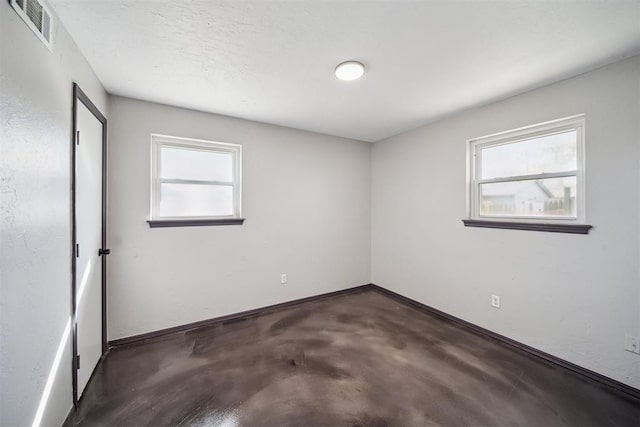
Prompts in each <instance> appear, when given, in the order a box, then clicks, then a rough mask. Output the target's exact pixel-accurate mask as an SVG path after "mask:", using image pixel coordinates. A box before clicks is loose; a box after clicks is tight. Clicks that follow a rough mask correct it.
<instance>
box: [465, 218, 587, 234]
mask: <svg viewBox="0 0 640 427" xmlns="http://www.w3.org/2000/svg"><path fill="white" fill-rule="evenodd" d="M462 222H463V223H464V225H465V227H482V228H503V229H509V230H529V231H547V232H551V233H570V234H589V230H591V228H593V226H591V225H585V224H541V223H531V222H508V221H486V220H476V219H463V220H462Z"/></svg>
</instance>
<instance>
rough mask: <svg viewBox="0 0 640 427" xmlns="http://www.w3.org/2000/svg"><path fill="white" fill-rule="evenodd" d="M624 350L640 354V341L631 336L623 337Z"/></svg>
mask: <svg viewBox="0 0 640 427" xmlns="http://www.w3.org/2000/svg"><path fill="white" fill-rule="evenodd" d="M624 349H625V350H627V351H630V352H632V353H636V354H640V339H638V337H634V336H633V335H629V334H625V335H624Z"/></svg>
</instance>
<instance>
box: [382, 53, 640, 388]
mask: <svg viewBox="0 0 640 427" xmlns="http://www.w3.org/2000/svg"><path fill="white" fill-rule="evenodd" d="M639 103H640V57H635V58H632V59H629V60H626V61H623V62H619V63H616V64H613V65H610V66H608V67H604V68H602V69H599V70H596V71H593V72H590V73H587V74H584V75H581V76H578V77H575V78H572V79H569V80H566V81H563V82H560V83H557V84H553V85H551V86H547V87H544V88H541V89H537V90H534V91H532V92H528V93H525V94H522V95H519V96H516V97H514V98H510V99H508V100H505V101H503V102H499V103H495V104H492V105H489V106H485V107H483V108H479V109H475V110H472V111H468V112H464V113H462V114H459V115H457V116H455V117H451V118H449V119H446V120H443V121H440V122H437V123H433V124H430V125H427V126H424V127H421V128H419V129H416V130H413V131H410V132H408V133H405V134H402V135H399V136H396V137H393V138H390V139H388V140H386V141H384V142H381V143H378V144H375V146H374V148H373V154H372V159H373V160H372V161H373V166H372V176H373V178H372V180H373V195H372V206H373V212H372V218H373V219H372V265H373V270H372V280H373V283H376V284H378V285H380V286H384V287H387V288H390V289H392V290H394V291H396V292H399V293H401V294H403V295H406V296H408V297H410V298H414V299H416V300H418V301H420V302H422V303H425V304H427V305H430V306H432V307H435V308H437V309H440V310H442V311H445V312H447V313H450V314H452V315H454V316H457V317H460V318H462V319H464V320H467V321H470V322H472V323H475V324H477V325H480V326H482V327H484V328H487V329H489V330H492V331H495V332H497V333H500V334H502V335H505V336H507V337H510V338H513V339H515V340H517V341H520V342H523V343H525V344H528V345H531V346H533V347H535V348H538V349H541V350H543V351H546V352H548V353H551V354H553V355H555V356H558V357H560V358H563V359H565V360H568V361H571V362H573V363H576V364H578V365H581V366H583V367H586V368H589V369H592V370H594V371H596V372H599V373H602V374H604V375H607V376H609V377H611V378H614V379H616V380H619V381H622V382H624V383H626V384H629V385H631V386H634V387H640V357H639V356H638V355H635V354H632V353H630V352H626V351H624V350H623V341H624V334H625V332H629V333H633V334H635V335H639V334H640V304H639V302H640V274H639V272H640V265H639V260H640V253H639V243H640V215H639V211H640V129H639V126H640V125H639V123H640V105H639ZM578 113H586V156H587V157H586V163H587V166H586V168H587V169H586V180H587V188H586V193H587V194H586V197H587V198H586V200H587V221H588V223H590V224H592V225H593V226H594V229H593V231H592V232H591V234H589V235H586V236H585V235H570V234H555V233H542V232H529V231H516V230H498V229H481V228H465V227H464V226H463V225H462V222H461V219H463V218H465V217H466V211H465V190H466V183H465V171H466V151H465V150H466V140H467V139H468V138H473V137H478V136H482V135H487V134H491V133H495V132H499V131H504V130H508V129H513V128H517V127H521V126H525V125H529V124H534V123H539V122H543V121H547V120H551V119H556V118H561V117H566V116H570V115H574V114H578ZM492 293H495V294H499V295H501V296H502V308H501V309H498V310H496V309H492V308H491V307H490V304H489V298H490V295H491V294H492Z"/></svg>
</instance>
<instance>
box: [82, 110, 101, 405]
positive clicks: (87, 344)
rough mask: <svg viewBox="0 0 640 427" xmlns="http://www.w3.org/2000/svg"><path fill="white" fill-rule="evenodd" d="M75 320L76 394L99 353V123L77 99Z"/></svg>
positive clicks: (83, 383)
mask: <svg viewBox="0 0 640 427" xmlns="http://www.w3.org/2000/svg"><path fill="white" fill-rule="evenodd" d="M76 123H77V130H78V131H79V134H78V135H77V136H76V138H77V140H78V141H79V143H78V142H76V144H77V145H76V240H77V244H78V247H77V253H76V316H77V317H76V322H77V332H76V334H77V335H76V336H77V349H78V356H79V357H80V359H79V361H80V366H79V368H78V372H77V374H78V397H80V396H81V395H82V392H83V391H84V388H85V386H86V385H87V382H88V381H89V378H90V377H91V374H92V373H93V370H94V369H95V367H96V365H97V363H98V361H99V360H100V357H101V356H102V260H101V258H100V257H99V256H98V250H99V249H100V248H101V247H102V126H103V125H102V123H101V122H100V121H99V120H98V119H97V118H96V117H95V116H94V115H93V114H92V113H91V111H89V110H88V109H87V107H86V106H85V105H84V104H83V103H82V102H78V103H77V122H76Z"/></svg>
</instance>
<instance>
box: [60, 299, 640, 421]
mask: <svg viewBox="0 0 640 427" xmlns="http://www.w3.org/2000/svg"><path fill="white" fill-rule="evenodd" d="M70 424H71V425H82V426H101V425H104V426H225V427H227V426H278V427H281V426H302V425H306V426H387V425H389V426H420V425H447V426H461V425H483V426H504V425H526V426H554V425H574V426H609V425H611V426H638V425H640V405H639V404H638V402H635V401H632V400H630V399H627V398H625V397H622V396H620V395H617V394H614V393H612V392H611V391H610V390H609V389H607V388H604V387H602V386H599V385H597V384H594V383H591V382H588V381H586V380H585V379H583V378H582V377H580V376H577V375H575V374H573V373H571V372H569V371H566V370H564V369H561V368H558V367H555V366H550V365H548V364H546V363H543V362H540V361H539V360H537V359H534V358H531V357H528V356H526V355H524V354H521V353H520V352H518V351H515V350H513V349H511V348H509V347H506V346H504V345H502V344H499V343H497V342H495V341H493V340H489V339H486V338H483V337H480V336H477V335H475V334H473V333H470V332H468V331H466V330H464V329H461V328H459V327H457V326H455V325H452V324H451V323H449V322H446V321H443V320H441V319H439V318H437V317H434V316H432V315H429V314H425V313H423V312H421V311H418V310H417V309H415V308H412V307H410V306H407V305H404V304H402V303H399V302H397V301H396V300H394V299H391V298H389V297H388V296H385V295H382V294H380V293H378V292H375V291H372V290H365V291H362V292H360V293H356V294H349V295H343V296H337V297H332V298H329V299H325V300H320V301H314V302H308V303H304V304H301V305H298V306H295V307H292V308H287V309H284V310H282V311H278V312H274V313H270V314H265V315H262V316H259V317H255V318H250V319H246V320H242V321H235V322H230V323H226V324H219V325H216V326H212V327H205V328H201V329H198V330H193V331H189V332H180V333H175V334H172V335H168V336H165V337H160V338H156V339H154V340H148V341H147V342H144V343H140V344H132V345H129V346H123V347H119V348H115V349H113V350H112V351H111V352H110V354H109V355H108V357H107V359H106V360H105V362H104V363H103V365H102V366H101V368H100V369H99V371H98V372H96V375H95V376H94V378H93V380H92V381H91V383H90V384H89V386H88V388H87V390H86V391H85V394H84V396H83V398H82V401H81V405H80V410H79V412H77V413H76V414H75V416H74V417H73V418H72V419H71V423H70Z"/></svg>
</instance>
